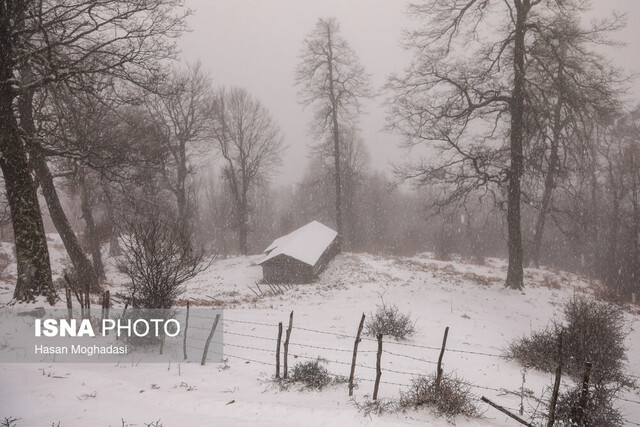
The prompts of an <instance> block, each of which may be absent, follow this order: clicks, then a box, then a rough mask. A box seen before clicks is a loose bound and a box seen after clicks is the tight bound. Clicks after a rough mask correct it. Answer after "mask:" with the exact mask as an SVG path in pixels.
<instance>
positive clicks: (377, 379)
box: [373, 334, 382, 400]
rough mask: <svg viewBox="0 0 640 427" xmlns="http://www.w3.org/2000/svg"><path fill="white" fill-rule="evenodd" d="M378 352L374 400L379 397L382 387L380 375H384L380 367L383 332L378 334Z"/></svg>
mask: <svg viewBox="0 0 640 427" xmlns="http://www.w3.org/2000/svg"><path fill="white" fill-rule="evenodd" d="M377 338H378V354H377V356H376V383H375V385H374V386H373V400H377V399H378V389H379V388H380V377H381V376H382V368H380V359H381V358H382V334H378V337H377Z"/></svg>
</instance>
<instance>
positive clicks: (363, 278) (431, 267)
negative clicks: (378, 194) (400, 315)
mask: <svg viewBox="0 0 640 427" xmlns="http://www.w3.org/2000/svg"><path fill="white" fill-rule="evenodd" d="M49 240H50V248H51V254H52V263H53V265H54V269H55V275H56V277H57V276H58V275H59V273H60V271H61V269H62V268H63V266H64V265H65V264H68V261H67V260H66V259H65V256H64V251H63V249H64V248H63V247H62V244H61V243H60V241H59V239H58V238H57V236H55V235H50V236H49ZM2 250H3V251H5V252H7V253H9V252H10V251H11V247H10V245H8V244H3V246H2ZM106 256H107V255H106V253H105V258H106ZM257 260H259V257H248V258H231V259H223V260H219V261H217V262H216V263H215V264H213V265H212V266H211V268H210V269H209V270H207V271H206V272H205V273H202V274H201V275H200V276H198V277H196V278H195V279H193V280H192V281H191V282H189V284H188V286H187V292H186V294H185V295H184V298H185V300H184V301H182V302H183V303H184V302H185V301H186V298H189V299H190V300H191V301H192V306H193V305H199V306H204V307H207V306H216V307H219V306H222V307H224V309H225V322H224V330H225V344H226V346H225V353H226V356H225V357H226V359H227V360H226V362H225V363H223V364H217V365H216V364H209V365H207V366H200V365H199V364H171V365H165V364H146V365H144V364H140V365H133V366H132V365H131V364H126V363H125V364H118V365H111V364H53V363H48V364H4V365H0V383H1V384H2V387H1V388H0V421H2V419H3V418H4V417H13V418H17V419H18V421H17V422H16V424H15V425H16V426H50V425H52V423H53V424H54V425H58V422H59V425H60V426H61V427H66V426H122V425H130V426H134V425H135V426H144V425H146V424H149V423H151V422H155V421H157V420H160V423H159V424H158V425H164V426H165V427H166V426H211V425H216V426H236V425H238V426H243V425H260V426H300V425H310V426H336V425H375V426H377V425H381V426H382V425H383V426H387V425H388V426H391V425H425V424H426V425H434V426H440V425H441V426H445V425H450V423H449V422H448V421H447V420H445V419H442V418H438V417H436V416H434V415H433V414H430V413H429V412H428V411H427V410H422V411H419V412H416V411H407V412H405V413H400V414H385V415H382V416H377V415H372V416H371V417H365V416H363V415H362V414H361V413H359V412H358V410H357V409H356V408H355V405H354V402H353V401H352V400H351V398H349V397H348V395H347V390H346V386H344V385H340V386H333V387H329V388H327V389H325V390H323V391H319V392H318V391H299V390H298V389H296V388H291V389H289V390H287V391H283V390H281V389H280V388H279V387H277V386H275V385H274V384H273V383H272V382H271V381H270V379H271V378H272V376H273V375H274V373H275V355H274V350H275V338H276V334H277V323H278V322H283V323H284V324H285V325H286V323H287V321H288V316H289V312H290V311H292V310H293V311H294V328H293V332H292V334H291V347H290V362H289V365H290V366H292V365H294V364H295V363H296V362H298V361H304V360H309V359H307V358H316V357H318V356H321V357H323V358H324V359H326V360H327V364H326V365H325V366H326V367H327V368H328V369H329V370H330V371H331V372H332V373H334V374H341V375H348V372H349V363H350V361H351V351H352V349H353V339H354V335H355V332H356V330H357V327H358V322H359V320H360V317H361V315H362V313H363V312H364V313H365V314H367V315H369V313H370V312H371V311H374V310H375V309H376V305H377V304H380V303H381V295H383V298H384V302H385V303H386V304H396V305H397V306H398V307H399V308H400V310H401V311H403V312H410V313H411V315H412V317H413V318H414V319H416V321H417V322H416V327H417V329H418V333H417V334H416V336H415V337H414V338H413V339H411V340H410V341H408V342H407V344H409V345H401V344H398V343H395V342H394V341H391V340H385V342H384V346H383V348H384V352H383V355H382V370H383V374H382V382H383V383H382V384H381V386H380V397H382V398H393V397H398V395H399V392H400V390H402V389H404V388H405V385H406V384H409V383H410V381H411V378H412V375H414V374H419V373H422V374H426V373H430V372H433V371H435V365H434V364H433V363H432V362H433V361H436V360H437V358H438V347H439V346H440V344H441V342H442V334H443V332H444V328H445V327H446V326H449V327H450V332H449V339H448V343H447V347H448V349H449V350H448V351H447V352H446V353H445V356H444V370H445V372H454V373H456V374H457V375H458V376H460V377H462V378H464V379H465V380H466V381H469V382H471V383H473V384H474V385H475V386H474V387H473V389H472V390H473V392H474V393H475V394H476V395H477V396H478V397H480V396H482V395H484V396H486V397H488V398H489V399H492V400H494V401H495V402H497V403H500V404H502V405H504V406H506V407H508V408H512V409H517V408H518V407H519V405H520V397H519V396H518V395H517V394H509V393H505V390H506V391H514V392H518V391H519V390H520V388H521V387H522V376H523V375H522V367H521V366H520V365H518V364H516V363H514V362H511V361H507V360H504V359H503V358H501V357H498V355H500V354H501V353H502V351H503V349H504V348H505V347H506V346H507V344H508V343H509V341H510V340H512V339H513V338H516V337H520V336H522V335H524V334H528V333H530V332H531V331H532V330H537V329H540V328H543V327H544V326H546V325H547V324H548V322H549V321H550V320H551V319H553V318H554V316H558V315H560V310H561V304H562V302H563V301H565V300H567V299H569V298H571V297H572V296H573V295H574V294H575V293H586V294H590V293H592V292H594V289H595V287H596V286H597V284H595V283H589V282H588V281H585V279H584V278H582V277H580V276H576V275H572V274H569V273H565V272H558V271H550V270H545V269H539V270H535V269H527V270H526V279H525V284H526V289H525V291H524V292H519V291H513V290H509V289H505V288H504V287H503V285H502V280H503V278H504V277H505V274H506V266H505V264H504V262H503V261H501V260H496V259H489V260H488V261H487V263H486V265H485V266H478V265H473V264H469V263H465V262H462V261H460V262H442V261H436V260H433V259H431V258H430V256H429V254H422V255H419V256H416V257H412V258H400V257H384V256H375V255H368V254H354V253H345V254H341V255H339V256H338V257H337V258H336V259H335V260H334V261H333V262H332V263H331V264H330V266H329V267H328V269H327V270H326V271H325V272H324V273H323V274H322V275H321V277H320V279H319V280H318V282H317V283H315V284H312V285H298V286H295V287H294V288H292V289H288V290H286V291H285V292H284V293H283V294H280V295H274V296H266V295H261V296H260V297H258V296H256V294H255V293H254V291H252V289H251V288H253V289H255V286H254V284H255V282H256V281H258V280H260V278H261V276H262V274H261V270H260V268H259V267H258V266H256V265H255V262H256V261H257ZM14 275H15V266H12V267H10V268H9V269H8V271H7V272H6V273H5V280H4V281H3V282H1V283H0V304H2V305H4V304H6V303H7V302H8V301H9V300H10V299H11V293H12V292H13V281H14ZM108 276H109V280H110V282H112V285H111V288H110V289H111V294H112V295H114V297H113V301H114V303H115V304H116V305H118V304H119V300H118V297H117V295H118V294H119V293H120V292H122V289H121V284H122V282H123V281H124V278H123V277H121V276H119V274H118V273H117V272H116V271H115V268H114V266H113V260H112V259H109V260H108ZM249 286H251V288H250V287H249ZM262 288H263V290H266V288H265V287H262ZM98 303H99V302H98V298H97V297H96V298H95V300H94V304H98ZM59 305H60V306H61V307H62V306H63V303H62V302H61V303H59ZM627 316H628V318H629V320H630V322H634V323H633V326H635V321H636V319H637V317H638V315H637V313H634V312H633V310H628V314H627ZM247 322H248V323H247ZM627 344H628V347H629V352H628V356H629V370H630V372H631V373H632V374H634V375H640V333H639V332H638V331H637V330H636V329H635V328H634V329H633V330H632V332H631V334H630V336H629V341H628V343H627ZM375 349H376V343H375V342H374V341H372V340H364V341H363V342H362V343H361V344H360V352H359V354H358V364H359V365H361V366H359V367H358V368H357V369H356V377H358V378H360V380H359V382H358V388H357V389H356V390H355V392H354V397H353V399H354V400H355V401H357V402H362V401H365V400H366V399H367V398H369V397H370V395H371V394H372V391H373V382H372V381H371V380H373V379H374V378H375V370H373V369H370V368H371V367H374V366H375ZM189 351H194V352H197V351H199V347H198V344H197V343H193V344H192V345H190V350H189ZM525 379H526V382H525V384H524V387H525V388H526V389H529V390H531V391H532V393H533V394H534V395H535V396H538V397H540V396H541V395H542V393H543V391H544V390H545V389H546V388H547V387H548V386H550V385H551V383H552V376H551V375H549V374H546V373H541V372H537V371H527V372H526V375H525ZM625 397H626V398H627V399H630V400H640V396H639V395H637V394H635V393H629V394H627V395H626V396H625ZM481 405H482V404H481ZM535 405H536V402H535V400H534V399H528V400H525V410H527V411H528V410H530V409H531V408H532V407H534V406H535ZM482 408H483V409H486V412H485V413H484V418H482V419H479V420H466V419H464V418H457V419H456V420H455V424H456V425H459V426H467V425H480V426H513V425H517V424H516V423H515V422H514V421H513V420H510V419H509V418H507V417H506V416H504V415H502V414H501V413H499V412H498V411H496V410H495V409H492V408H488V407H487V406H486V405H482ZM621 408H622V410H623V413H624V414H625V416H627V417H628V419H629V420H630V421H635V422H640V405H637V404H633V403H629V402H621Z"/></svg>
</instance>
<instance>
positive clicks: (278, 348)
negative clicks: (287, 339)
mask: <svg viewBox="0 0 640 427" xmlns="http://www.w3.org/2000/svg"><path fill="white" fill-rule="evenodd" d="M281 342H282V322H280V323H278V347H276V378H278V379H279V378H280V343H281Z"/></svg>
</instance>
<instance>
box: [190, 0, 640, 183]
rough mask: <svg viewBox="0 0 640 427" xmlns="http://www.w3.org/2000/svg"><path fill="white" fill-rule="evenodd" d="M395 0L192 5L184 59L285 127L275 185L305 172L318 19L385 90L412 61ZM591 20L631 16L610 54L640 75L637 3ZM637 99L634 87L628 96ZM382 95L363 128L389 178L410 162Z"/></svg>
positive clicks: (632, 0) (604, 1) (606, 3)
mask: <svg viewBox="0 0 640 427" xmlns="http://www.w3.org/2000/svg"><path fill="white" fill-rule="evenodd" d="M409 3H410V2H409V1H405V0H398V1H395V0H394V1H389V0H348V1H345V0H328V1H326V0H304V1H299V0H269V1H265V0H216V1H210V0H188V1H187V6H188V7H190V8H191V9H193V11H194V14H193V15H192V16H191V17H190V18H189V20H188V22H189V26H190V27H191V31H190V32H189V33H186V34H185V35H184V36H183V37H182V38H181V40H180V48H181V51H182V56H183V58H184V60H185V61H188V62H195V61H198V60H199V61H200V62H201V63H202V65H203V68H204V69H205V70H206V71H207V72H209V73H210V75H211V78H212V80H213V84H214V85H227V86H240V87H244V88H246V89H247V90H248V91H249V92H250V93H252V94H253V95H254V96H256V97H257V98H258V99H260V100H261V101H262V102H263V103H264V104H265V105H266V106H267V108H269V110H270V111H271V113H272V115H273V117H274V118H275V120H276V122H277V123H278V124H279V125H280V127H281V128H282V131H283V133H284V135H285V142H286V144H288V149H287V151H286V152H285V153H284V156H283V165H282V168H281V169H280V171H279V172H280V173H278V174H277V175H275V176H274V183H276V184H286V183H296V182H299V181H300V179H301V178H302V176H303V174H304V172H305V169H306V168H307V166H308V164H307V155H308V151H309V150H308V148H309V145H310V144H312V143H313V141H312V139H311V137H310V136H309V134H308V123H309V118H310V113H309V111H304V110H303V108H302V106H301V105H300V104H298V102H297V98H296V88H295V87H294V69H295V67H296V64H297V63H298V54H299V52H300V49H301V47H302V41H303V39H304V37H305V36H306V35H307V34H308V32H309V31H310V30H311V29H312V28H313V26H314V25H315V22H316V21H317V19H318V18H320V17H329V16H333V17H336V18H337V19H338V21H339V22H340V24H341V30H342V32H343V35H344V37H345V38H346V39H347V40H348V41H349V43H350V44H351V46H352V47H353V49H354V51H355V52H356V53H357V55H358V56H359V57H360V60H361V62H362V64H363V65H364V67H365V69H366V70H367V72H368V73H370V74H371V81H372V85H373V86H374V88H375V89H376V90H381V89H382V86H383V85H384V84H385V81H386V79H387V77H388V76H389V74H391V73H394V72H401V71H402V70H403V68H404V67H405V66H406V65H407V64H408V63H409V61H410V58H411V55H410V54H409V53H408V52H406V51H405V49H404V48H403V47H402V36H403V31H404V30H405V29H406V28H407V27H411V26H412V25H414V24H415V22H414V21H412V20H411V19H410V18H409V17H407V16H406V15H405V13H404V11H405V8H406V6H407V4H409ZM592 6H593V9H592V12H591V13H590V19H599V18H602V17H605V16H608V15H610V14H612V13H614V12H617V13H624V14H627V20H628V21H627V22H628V25H627V27H626V28H624V29H623V30H622V31H620V32H619V33H618V37H617V40H618V41H620V42H621V43H623V44H624V45H620V46H616V47H611V48H610V47H607V49H606V53H607V56H608V57H610V58H612V59H613V60H614V62H616V64H617V65H618V66H620V67H623V68H625V69H626V70H628V71H634V72H636V73H637V72H640V55H639V54H638V53H639V52H640V1H636V0H595V1H594V2H593V4H592ZM630 95H632V96H633V97H635V98H636V99H637V98H638V97H639V96H640V84H638V82H637V81H636V82H635V83H634V85H633V88H632V91H631V93H630ZM383 100H384V96H382V95H379V96H377V97H375V98H374V99H371V100H370V101H368V102H367V103H366V105H365V113H366V114H363V115H362V117H361V119H360V123H359V127H360V130H361V134H362V136H363V137H364V141H365V144H366V147H367V148H368V150H369V152H370V155H371V166H372V168H373V169H377V170H381V171H385V172H387V173H388V172H390V164H392V163H396V162H398V161H399V160H401V159H403V158H404V157H406V155H407V153H406V152H405V151H402V150H399V149H398V144H399V143H400V142H401V138H400V137H399V136H398V135H394V134H392V133H390V132H387V131H385V130H384V127H385V120H386V119H385V109H384V107H383V106H382V105H381V104H382V102H383Z"/></svg>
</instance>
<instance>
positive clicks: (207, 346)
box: [200, 314, 220, 366]
mask: <svg viewBox="0 0 640 427" xmlns="http://www.w3.org/2000/svg"><path fill="white" fill-rule="evenodd" d="M218 320H220V315H219V314H216V318H215V320H214V321H213V325H212V326H211V332H209V336H208V337H207V342H206V343H205V344H204V351H203V352H202V361H200V364H201V365H202V366H204V364H205V362H206V361H207V353H209V343H211V338H213V334H214V332H215V331H216V327H218Z"/></svg>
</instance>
